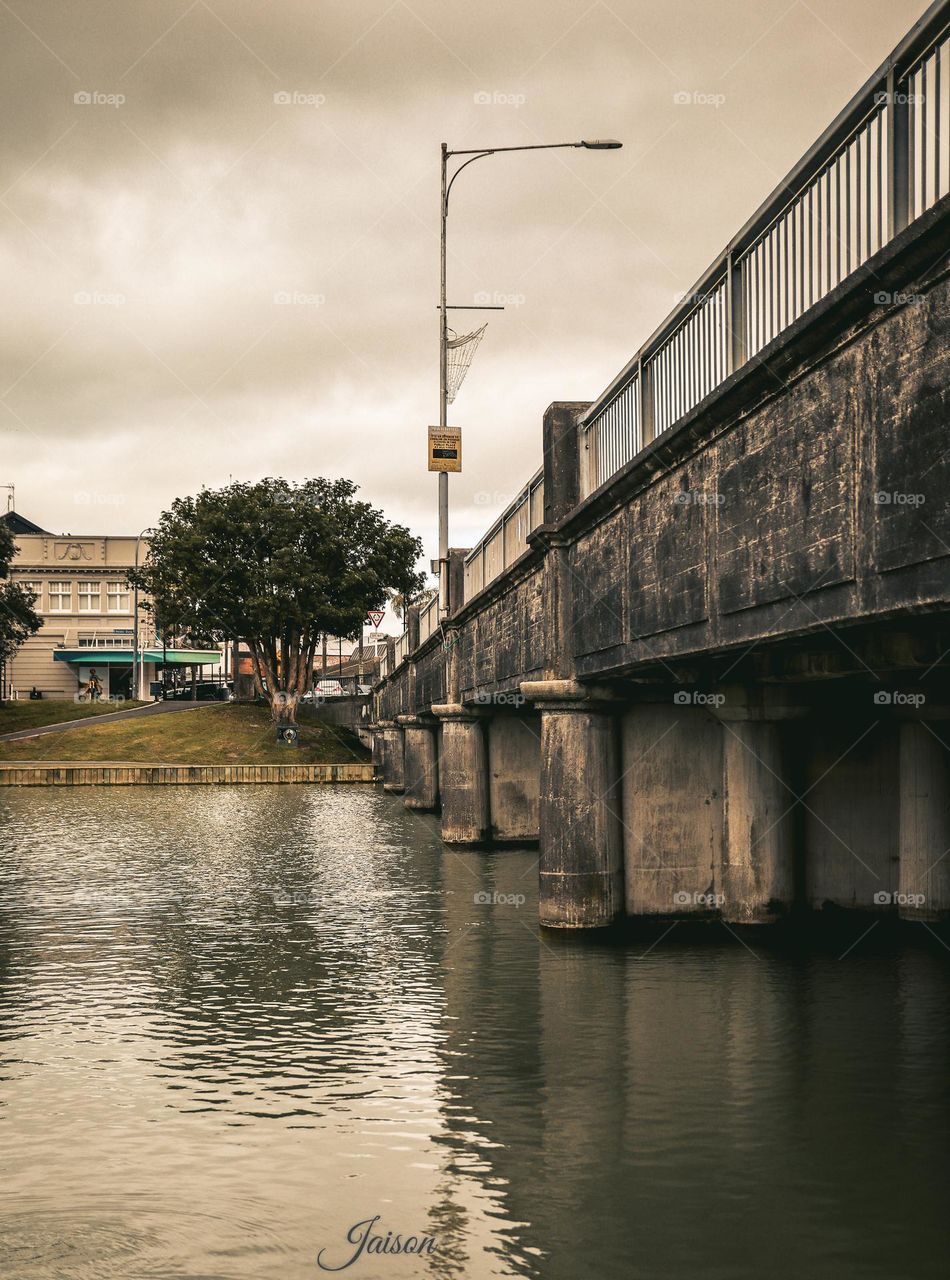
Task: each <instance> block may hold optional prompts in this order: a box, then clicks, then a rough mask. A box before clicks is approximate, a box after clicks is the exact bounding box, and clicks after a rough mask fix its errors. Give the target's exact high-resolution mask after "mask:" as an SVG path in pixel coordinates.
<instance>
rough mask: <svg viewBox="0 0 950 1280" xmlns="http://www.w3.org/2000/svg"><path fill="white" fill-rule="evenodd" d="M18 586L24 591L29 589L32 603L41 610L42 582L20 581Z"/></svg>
mask: <svg viewBox="0 0 950 1280" xmlns="http://www.w3.org/2000/svg"><path fill="white" fill-rule="evenodd" d="M20 586H21V587H22V588H23V590H24V591H29V592H30V593H31V594H32V596H33V604H34V605H35V607H36V608H37V609H39V610H40V611H42V608H43V584H42V582H21V583H20Z"/></svg>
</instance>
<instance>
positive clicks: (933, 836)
mask: <svg viewBox="0 0 950 1280" xmlns="http://www.w3.org/2000/svg"><path fill="white" fill-rule="evenodd" d="M900 734H901V739H900V794H901V799H900V878H899V896H898V909H899V912H900V915H901V916H902V917H905V918H907V919H913V920H936V919H939V918H942V917H945V916H946V915H947V912H948V911H950V853H948V850H950V751H948V750H947V748H946V747H945V746H944V742H946V741H947V739H948V726H947V724H945V723H944V722H939V723H937V724H934V725H932V726H931V725H930V724H928V723H926V722H925V721H916V722H913V723H907V724H902V725H901V730H900ZM941 740H942V741H941Z"/></svg>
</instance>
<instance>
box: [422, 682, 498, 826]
mask: <svg viewBox="0 0 950 1280" xmlns="http://www.w3.org/2000/svg"><path fill="white" fill-rule="evenodd" d="M432 714H433V715H434V716H436V717H437V718H438V720H439V723H440V725H441V727H442V753H441V756H440V759H439V784H440V787H439V789H440V791H441V799H442V840H443V842H444V843H445V844H467V845H482V844H486V843H487V841H488V838H489V834H490V825H489V810H488V754H487V750H486V743H485V730H484V725H483V723H482V720H483V717H482V715H481V713H479V712H477V711H473V710H471V709H470V708H468V707H465V706H463V705H462V704H461V703H457V702H453V703H443V704H442V705H440V706H434V707H433V708H432Z"/></svg>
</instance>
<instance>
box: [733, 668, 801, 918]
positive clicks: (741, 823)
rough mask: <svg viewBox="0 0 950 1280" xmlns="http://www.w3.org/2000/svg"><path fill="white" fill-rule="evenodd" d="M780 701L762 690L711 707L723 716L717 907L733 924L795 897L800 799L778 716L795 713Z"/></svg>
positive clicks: (780, 911) (777, 911)
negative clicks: (719, 899)
mask: <svg viewBox="0 0 950 1280" xmlns="http://www.w3.org/2000/svg"><path fill="white" fill-rule="evenodd" d="M767 701H768V702H770V703H773V704H774V705H771V706H767V705H765V704H766V702H767ZM777 703H778V699H777V698H774V697H773V694H772V691H771V690H769V691H766V692H764V691H762V690H760V691H758V694H757V695H756V699H755V702H754V703H753V701H752V700H751V699H750V700H749V701H748V702H744V703H743V702H742V700H741V699H740V702H739V704H738V705H737V704H736V703H735V702H734V701H733V700H732V699H729V700H727V706H725V707H723V708H721V709H719V710H717V712H716V714H717V716H718V718H719V719H720V720H722V721H723V792H724V812H723V818H724V832H723V841H722V865H721V870H720V876H719V885H720V893H721V895H722V899H723V901H722V907H721V911H722V918H723V919H724V920H726V921H731V922H733V923H735V924H768V923H772V922H774V921H776V920H779V919H781V918H782V916H784V915H785V914H787V912H788V911H789V910H790V909H791V908H792V906H793V905H794V901H795V860H794V837H795V823H794V818H793V811H794V809H795V805H796V803H797V797H796V794H795V791H794V789H793V788H792V786H791V784H790V782H789V780H788V776H787V774H788V769H787V764H786V760H787V752H786V750H785V744H784V743H783V730H782V721H783V720H785V719H786V718H788V717H790V716H793V715H797V714H800V712H799V711H798V710H797V709H795V708H793V707H789V708H786V709H784V710H783V709H782V708H781V707H780V706H778V705H777Z"/></svg>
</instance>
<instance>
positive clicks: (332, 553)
mask: <svg viewBox="0 0 950 1280" xmlns="http://www.w3.org/2000/svg"><path fill="white" fill-rule="evenodd" d="M356 491H357V490H356V485H354V484H353V483H352V482H351V481H349V480H324V479H319V478H318V479H314V480H305V481H303V482H302V483H300V484H291V483H289V482H288V481H286V480H281V479H270V478H269V479H265V480H260V481H258V482H257V483H255V484H231V485H228V486H227V487H226V488H223V489H216V490H211V489H203V490H202V491H201V492H200V493H199V494H198V495H197V496H195V497H190V498H178V499H176V500H175V502H174V503H173V504H172V506H171V509H170V510H169V511H165V512H163V513H162V516H161V519H160V521H159V523H158V527H157V529H156V531H155V533H154V534H153V536H152V539H151V542H150V544H149V550H148V556H147V558H146V561H145V564H144V566H143V567H142V568H141V569H140V570H139V571H138V573H137V574H136V573H133V574H132V575H130V580H131V581H132V582H133V583H137V585H138V586H139V588H140V590H144V591H146V592H147V593H148V594H149V596H151V600H152V603H151V608H152V609H153V611H154V612H155V614H156V615H157V618H158V620H159V623H160V625H161V627H162V630H163V632H165V633H166V634H167V633H170V632H174V633H177V634H180V635H185V636H188V637H190V638H191V639H192V640H193V641H194V642H196V643H208V642H209V641H215V642H220V641H226V640H230V639H236V638H237V639H241V640H243V641H245V642H246V644H247V645H248V647H249V649H250V651H251V653H252V655H253V657H254V660H255V665H256V673H257V678H258V683H259V686H260V687H261V688H262V690H263V691H264V692H266V694H267V697H268V699H269V701H270V703H271V709H272V713H273V715H274V717H275V719H289V720H293V719H294V718H295V714H296V704H297V700H298V698H299V697H300V695H301V694H302V693H303V692H305V690H306V689H307V688H308V686H309V684H310V680H311V672H312V669H313V659H314V653H315V650H316V646H317V644H318V643H319V639H320V636H321V635H327V634H329V635H337V636H347V637H351V636H352V637H355V636H357V635H358V634H359V633H360V628H361V627H362V624H363V621H364V620H365V618H366V614H367V611H368V610H369V609H381V608H383V606H384V605H385V603H386V600H387V599H388V597H389V595H390V594H391V592H393V591H398V592H401V593H403V594H404V595H408V596H412V595H413V594H415V593H416V592H418V590H419V589H420V587H421V585H422V581H423V578H422V575H421V574H418V573H417V572H416V570H415V564H416V561H417V559H418V558H419V556H420V555H421V552H422V547H421V543H420V542H419V539H418V538H416V537H414V536H413V535H412V534H411V533H410V532H409V530H408V529H406V528H405V527H403V526H402V525H398V524H392V523H390V521H388V520H387V519H386V518H385V517H384V515H383V513H382V512H381V511H378V510H377V509H376V508H375V507H373V506H371V505H370V504H369V503H368V502H362V501H358V500H357V499H356V498H355V496H354V495H355V494H356Z"/></svg>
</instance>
